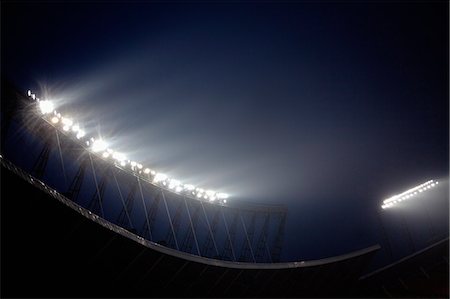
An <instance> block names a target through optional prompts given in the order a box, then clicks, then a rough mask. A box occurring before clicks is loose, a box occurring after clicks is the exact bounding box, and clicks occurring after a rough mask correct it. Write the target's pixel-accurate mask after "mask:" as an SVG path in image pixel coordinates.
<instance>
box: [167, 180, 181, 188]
mask: <svg viewBox="0 0 450 299" xmlns="http://www.w3.org/2000/svg"><path fill="white" fill-rule="evenodd" d="M179 185H180V181H177V180H174V179H170V182H169V189H175V188H176V187H178V186H179Z"/></svg>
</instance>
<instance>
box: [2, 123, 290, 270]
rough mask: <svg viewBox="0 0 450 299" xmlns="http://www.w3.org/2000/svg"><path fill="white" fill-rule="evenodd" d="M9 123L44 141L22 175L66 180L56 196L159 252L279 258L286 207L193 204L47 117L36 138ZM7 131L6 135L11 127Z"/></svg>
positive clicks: (233, 258)
mask: <svg viewBox="0 0 450 299" xmlns="http://www.w3.org/2000/svg"><path fill="white" fill-rule="evenodd" d="M11 121H14V122H17V123H18V124H19V127H20V126H21V127H22V128H25V130H24V131H25V132H26V134H27V136H26V137H27V139H29V140H32V142H38V143H40V144H42V140H44V143H43V144H44V145H43V147H42V149H40V152H39V153H38V154H37V155H36V156H37V159H36V160H35V161H33V163H32V165H30V166H26V167H25V170H26V171H29V172H30V173H31V174H33V175H34V176H35V177H36V178H38V179H40V180H43V179H44V178H45V177H51V176H59V177H61V178H64V182H65V183H64V184H63V183H60V184H59V183H55V186H54V188H55V190H56V191H57V192H59V193H61V194H63V195H65V196H66V197H67V198H69V199H70V200H72V201H73V202H75V203H77V204H80V205H81V206H83V207H84V208H86V209H88V210H89V211H91V212H92V213H94V214H96V215H98V216H100V217H101V218H103V219H105V220H107V221H110V222H112V223H116V224H117V225H119V226H121V227H123V228H124V229H126V230H128V231H130V232H132V233H135V234H136V235H138V236H140V237H142V238H144V239H146V240H148V241H150V242H155V243H159V244H160V246H166V247H168V248H173V249H176V250H179V251H182V252H186V253H190V254H194V255H198V256H201V257H208V258H212V259H221V260H225V261H233V262H238V261H239V262H249V263H264V262H276V261H279V260H280V255H281V250H282V243H283V235H284V226H285V222H286V214H287V211H286V209H285V208H284V207H282V206H270V205H256V204H246V203H233V204H232V203H228V204H227V205H224V204H223V203H220V202H212V201H211V202H208V201H202V200H195V199H193V198H190V197H186V196H184V195H182V194H177V193H175V192H170V191H168V190H166V189H164V188H161V187H160V186H158V185H155V184H152V183H151V182H149V181H146V180H145V179H143V178H142V177H141V176H138V175H135V174H133V173H131V172H129V171H126V170H125V169H122V168H120V167H116V166H115V165H113V164H111V163H106V161H105V160H104V158H102V156H101V155H99V154H96V153H91V152H86V150H85V149H84V148H83V147H81V146H80V145H79V144H78V143H77V142H75V141H74V140H73V138H71V137H70V136H68V135H67V134H66V133H65V132H63V131H58V130H57V129H56V128H55V127H53V126H52V125H51V124H50V123H49V122H48V121H47V120H45V119H42V118H37V120H36V122H37V123H38V127H39V132H37V130H33V129H32V128H31V126H29V125H27V124H26V122H25V121H24V119H23V117H21V116H19V115H18V116H16V117H13V118H11ZM8 127H9V131H11V130H10V128H12V127H13V126H8ZM16 127H17V126H16ZM54 130H55V131H56V134H55V131H54ZM9 131H8V134H10V135H11V134H14V132H9ZM6 149H7V148H6ZM36 150H39V149H37V148H30V149H29V151H36ZM13 156H14V155H11V157H13ZM30 156H32V155H30ZM48 165H53V166H57V168H55V167H53V168H52V167H48ZM27 168H28V169H27ZM48 169H61V173H56V174H55V173H50V172H49V170H48ZM125 190H126V191H125ZM123 192H125V193H123ZM161 202H162V204H163V206H164V207H160V206H161Z"/></svg>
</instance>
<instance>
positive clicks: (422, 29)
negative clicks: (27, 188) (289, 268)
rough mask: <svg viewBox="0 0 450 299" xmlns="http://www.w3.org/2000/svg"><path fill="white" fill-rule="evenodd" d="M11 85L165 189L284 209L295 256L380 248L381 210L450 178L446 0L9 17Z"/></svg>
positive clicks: (16, 7) (139, 6)
mask: <svg viewBox="0 0 450 299" xmlns="http://www.w3.org/2000/svg"><path fill="white" fill-rule="evenodd" d="M2 76H4V77H6V78H7V79H8V80H11V81H12V82H13V83H14V84H16V85H17V86H19V87H20V88H22V89H23V90H26V89H28V88H32V89H34V90H42V92H44V91H47V92H49V93H50V94H52V96H53V97H54V98H55V99H57V103H58V104H59V105H60V107H58V109H59V110H62V111H66V113H69V114H71V115H73V117H74V118H76V119H78V120H80V122H81V123H82V124H84V125H85V127H86V129H87V130H88V131H90V132H93V131H96V132H98V133H99V134H101V135H102V136H103V137H104V139H105V140H107V141H108V142H109V143H110V144H111V147H112V148H114V149H117V150H121V151H123V152H125V153H127V155H128V156H129V157H130V158H133V159H136V160H141V161H145V162H146V163H147V164H148V165H149V166H150V167H152V166H153V168H155V169H157V170H160V171H161V172H165V173H167V174H169V175H170V176H172V177H175V178H179V179H182V180H184V181H185V182H186V183H194V184H200V185H203V186H206V187H211V188H215V189H217V190H219V191H223V192H228V193H230V194H231V195H232V197H233V199H231V200H247V201H255V202H268V203H282V204H286V205H288V207H289V209H290V214H289V217H290V222H289V223H290V228H289V230H288V231H289V237H288V241H289V242H290V243H289V244H296V245H292V246H287V247H289V248H290V249H288V252H290V254H291V256H293V257H295V258H297V257H302V256H306V257H313V258H317V257H320V256H323V255H331V254H334V253H343V252H345V251H346V250H355V249H358V248H360V247H362V246H367V245H371V244H373V243H374V241H373V238H372V237H371V233H370V232H371V230H372V229H373V226H374V224H373V222H372V220H370V221H369V220H368V218H370V217H369V215H372V214H373V211H374V209H376V208H377V207H378V206H379V203H380V202H381V200H382V199H384V198H385V197H387V196H389V195H391V194H393V193H396V192H400V191H402V190H403V189H405V188H408V187H411V186H414V185H415V184H419V183H422V182H424V181H426V180H428V179H430V178H447V176H448V121H449V119H448V111H449V110H448V108H449V107H448V4H447V3H445V2H434V3H432V4H430V3H406V2H405V3H394V4H390V3H384V4H377V3H353V4H352V3H337V2H336V3H319V4H316V3H281V4H277V3H258V4H255V3H253V4H250V3H217V4H205V3H196V4H195V3H172V4H162V3H159V4H157V3H133V4H120V3H96V4H89V3H77V4H63V3H37V4H34V3H28V2H23V3H18V4H12V3H7V4H5V5H2ZM444 193H445V192H444ZM443 196H444V197H445V196H446V197H447V200H448V192H447V193H445V194H444V195H443ZM447 206H448V205H447ZM300 219H301V220H300ZM336 224H338V225H336ZM299 227H301V228H303V230H301V229H299ZM324 235H325V236H328V237H327V238H323V237H320V236H324ZM315 236H316V237H315ZM317 236H319V237H317ZM328 238H331V239H330V240H329V241H327V240H328ZM300 239H301V240H300ZM339 240H345V242H339ZM305 243H310V244H311V246H309V247H308V246H305V245H304V244H305ZM343 243H345V244H346V245H343ZM329 244H331V245H329ZM318 247H320V248H321V251H320V250H319V251H316V250H315V249H314V248H318Z"/></svg>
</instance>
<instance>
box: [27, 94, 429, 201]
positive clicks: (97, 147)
mask: <svg viewBox="0 0 450 299" xmlns="http://www.w3.org/2000/svg"><path fill="white" fill-rule="evenodd" d="M27 95H28V97H30V98H32V99H33V100H36V101H37V102H38V103H37V105H38V108H39V110H40V111H41V113H42V114H43V115H46V114H49V113H53V115H54V116H53V117H51V116H42V117H43V118H45V119H46V121H48V122H49V123H50V124H57V123H59V122H61V123H62V130H63V131H65V132H73V133H74V135H75V137H76V138H77V139H82V138H83V137H85V136H86V133H85V131H84V130H82V129H80V126H79V124H75V125H74V122H73V120H72V119H70V118H68V117H66V116H62V115H61V113H59V112H57V111H56V110H54V106H53V103H52V102H51V101H49V100H43V101H40V100H39V98H38V97H36V94H34V93H33V92H32V91H31V90H28V91H27ZM56 128H58V127H56ZM59 129H60V130H61V127H59ZM87 139H88V140H86V141H84V143H85V144H86V146H87V147H90V150H92V151H93V152H101V155H102V156H103V157H104V158H108V157H110V156H112V158H113V159H114V160H115V163H117V164H120V165H121V166H125V165H126V164H127V163H129V164H131V169H132V170H133V171H135V172H138V174H139V175H142V176H143V173H144V174H146V175H148V174H150V175H152V176H153V183H160V184H162V185H163V186H165V187H166V186H167V188H168V189H171V190H174V191H175V192H183V191H184V192H185V193H187V194H192V196H193V197H194V198H195V197H197V198H198V199H200V200H203V199H205V200H206V199H209V200H210V201H214V200H215V199H222V202H223V203H226V200H225V198H228V195H227V194H226V193H216V192H215V191H213V190H208V191H206V192H205V190H204V189H202V188H196V187H194V186H193V185H190V184H181V183H180V181H178V180H175V179H171V178H168V177H167V176H166V175H165V174H162V173H157V172H156V171H154V170H151V169H150V168H145V169H144V165H142V164H140V163H138V162H135V161H130V160H127V158H126V157H125V155H123V154H121V153H117V152H115V151H113V150H111V149H107V144H106V142H104V141H103V140H102V139H98V140H96V139H95V138H94V137H92V136H91V137H87ZM84 143H83V144H84ZM105 150H106V151H105ZM117 164H116V165H117ZM136 168H137V169H136ZM144 178H145V179H147V178H148V176H145V177H144ZM436 184H437V182H436ZM433 186H434V185H433ZM428 188H431V187H428ZM194 190H195V191H194Z"/></svg>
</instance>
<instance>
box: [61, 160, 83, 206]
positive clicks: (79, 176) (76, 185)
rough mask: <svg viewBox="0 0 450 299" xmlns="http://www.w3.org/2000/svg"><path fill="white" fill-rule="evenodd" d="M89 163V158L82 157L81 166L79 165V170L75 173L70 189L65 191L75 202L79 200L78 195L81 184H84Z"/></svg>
mask: <svg viewBox="0 0 450 299" xmlns="http://www.w3.org/2000/svg"><path fill="white" fill-rule="evenodd" d="M87 165H88V158H87V157H86V156H85V157H84V158H82V160H81V163H80V167H78V171H77V173H76V174H75V176H74V178H73V180H72V182H71V184H70V186H69V189H68V190H67V192H66V193H65V195H66V197H67V198H69V199H71V200H72V201H73V202H77V201H78V196H79V195H80V190H81V186H82V184H83V180H84V175H85V173H86V167H87Z"/></svg>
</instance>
